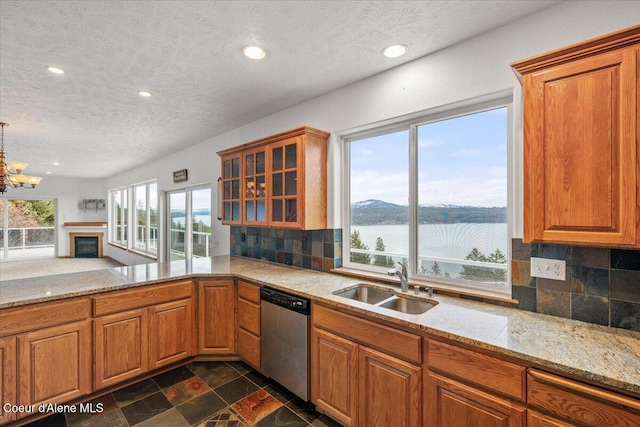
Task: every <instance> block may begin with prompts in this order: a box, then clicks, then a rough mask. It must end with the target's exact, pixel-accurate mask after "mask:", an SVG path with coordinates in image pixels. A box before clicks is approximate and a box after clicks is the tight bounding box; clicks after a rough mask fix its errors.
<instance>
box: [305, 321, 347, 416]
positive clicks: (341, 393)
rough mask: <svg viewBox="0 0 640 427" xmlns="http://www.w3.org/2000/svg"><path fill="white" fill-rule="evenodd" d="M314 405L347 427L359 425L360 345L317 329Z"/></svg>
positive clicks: (313, 345) (313, 356)
mask: <svg viewBox="0 0 640 427" xmlns="http://www.w3.org/2000/svg"><path fill="white" fill-rule="evenodd" d="M311 340H312V341H311V401H312V402H313V403H315V405H316V408H317V409H318V410H320V411H324V412H326V413H327V414H329V415H331V416H332V417H333V418H335V419H336V420H338V421H340V422H341V423H343V424H344V425H348V426H355V425H358V400H357V396H358V344H356V343H354V342H352V341H349V340H347V339H344V338H340V337H339V336H337V335H334V334H332V333H329V332H326V331H324V330H322V329H319V328H316V327H314V328H313V329H312V334H311Z"/></svg>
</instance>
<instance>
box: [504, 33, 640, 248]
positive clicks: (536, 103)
mask: <svg viewBox="0 0 640 427" xmlns="http://www.w3.org/2000/svg"><path fill="white" fill-rule="evenodd" d="M639 46H640V26H637V27H633V28H630V29H627V30H623V31H620V32H618V33H615V34H611V35H607V36H604V37H601V38H598V39H594V40H589V41H587V42H584V43H581V44H577V45H573V46H569V47H567V48H565V49H560V50H557V51H553V52H550V53H547V54H543V55H539V56H537V57H534V58H529V59H526V60H523V61H519V62H516V63H514V64H512V66H513V67H514V69H515V70H516V71H517V72H518V73H519V75H520V76H521V77H522V78H521V81H522V86H523V98H524V147H523V148H524V240H525V242H545V243H559V244H572V245H598V246H610V247H638V246H640V232H639V230H640V228H639V227H640V223H639V220H638V218H640V215H639V213H640V212H638V206H637V192H638V185H639V184H640V179H639V178H640V177H639V176H638V173H639V172H638V157H639V153H638V147H637V139H638V135H639V130H638V129H639V127H638V121H639V118H638V116H639V111H640V107H639V105H640V102H639V101H638V86H639V84H638V81H639V79H638V69H639V61H640V60H639V59H638V57H639V52H640V47H639Z"/></svg>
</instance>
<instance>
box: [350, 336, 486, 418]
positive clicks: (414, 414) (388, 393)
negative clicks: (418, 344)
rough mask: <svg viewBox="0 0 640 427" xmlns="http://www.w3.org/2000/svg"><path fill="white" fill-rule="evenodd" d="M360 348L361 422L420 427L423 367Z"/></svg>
mask: <svg viewBox="0 0 640 427" xmlns="http://www.w3.org/2000/svg"><path fill="white" fill-rule="evenodd" d="M359 351H360V352H359V355H358V357H359V359H360V362H359V371H358V378H359V388H358V390H359V397H358V401H359V412H358V418H359V422H358V424H359V425H361V426H367V427H369V426H371V427H373V426H378V427H385V426H391V425H393V426H399V427H400V426H405V427H409V426H411V427H420V426H421V419H420V414H421V398H420V396H421V388H422V382H421V375H422V370H421V368H420V367H418V366H414V365H411V364H409V363H407V362H404V361H402V360H400V359H397V358H395V357H392V356H388V355H386V354H384V353H380V352H378V351H375V350H372V349H369V348H367V347H360V350H359ZM470 425H471V424H470ZM479 425H482V424H479Z"/></svg>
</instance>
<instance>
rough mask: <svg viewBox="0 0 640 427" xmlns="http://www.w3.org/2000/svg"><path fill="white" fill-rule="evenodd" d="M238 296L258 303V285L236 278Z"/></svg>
mask: <svg viewBox="0 0 640 427" xmlns="http://www.w3.org/2000/svg"><path fill="white" fill-rule="evenodd" d="M238 297H239V298H244V299H246V300H248V301H251V302H255V303H256V304H260V286H258V285H254V284H252V283H249V282H244V281H242V280H238Z"/></svg>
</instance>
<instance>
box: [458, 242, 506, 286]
mask: <svg viewBox="0 0 640 427" xmlns="http://www.w3.org/2000/svg"><path fill="white" fill-rule="evenodd" d="M464 259H466V260H469V261H481V262H491V263H495V264H504V263H506V262H507V258H506V257H505V256H504V254H503V253H502V252H501V251H500V249H496V250H495V252H493V253H492V254H491V255H489V256H488V257H487V256H486V255H485V254H483V253H482V252H480V251H479V250H478V248H473V249H472V250H471V252H469V253H468V254H467V256H466V257H465V258H464ZM460 278H462V279H467V280H476V281H480V282H494V283H495V282H505V281H506V280H507V272H506V271H505V270H502V269H499V268H490V267H477V266H472V265H464V266H462V271H461V272H460Z"/></svg>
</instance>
